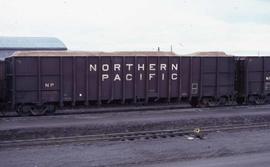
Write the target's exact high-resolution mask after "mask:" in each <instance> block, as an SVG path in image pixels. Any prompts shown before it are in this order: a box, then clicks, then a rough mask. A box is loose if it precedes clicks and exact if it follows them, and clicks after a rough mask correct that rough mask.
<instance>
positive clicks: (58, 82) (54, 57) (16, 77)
mask: <svg viewBox="0 0 270 167" xmlns="http://www.w3.org/2000/svg"><path fill="white" fill-rule="evenodd" d="M6 66H7V83H8V88H7V89H8V90H7V92H8V93H7V97H8V101H9V102H10V104H11V105H12V107H13V108H14V109H15V108H16V109H17V111H18V112H19V113H20V114H22V115H24V114H29V113H32V114H33V115H40V114H44V113H45V112H53V111H54V109H55V106H59V107H63V106H69V105H71V106H77V105H86V106H89V105H97V104H98V105H103V104H108V103H116V102H118V103H119V102H120V103H138V102H144V103H148V102H158V101H167V102H171V101H178V102H181V101H186V102H190V103H191V104H192V105H194V106H196V105H198V104H202V105H218V104H221V105H223V104H226V103H228V102H229V103H230V102H232V101H234V95H235V89H234V78H235V72H234V69H235V59H234V57H232V56H209V57H207V56H196V55H195V56H177V55H175V54H174V53H171V52H112V53H105V52H71V51H25V52H16V53H15V54H13V56H11V57H9V58H7V59H6Z"/></svg>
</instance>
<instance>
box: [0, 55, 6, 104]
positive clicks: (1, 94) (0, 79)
mask: <svg viewBox="0 0 270 167" xmlns="http://www.w3.org/2000/svg"><path fill="white" fill-rule="evenodd" d="M4 99H5V62H4V61H2V60H0V108H2V107H3V104H4Z"/></svg>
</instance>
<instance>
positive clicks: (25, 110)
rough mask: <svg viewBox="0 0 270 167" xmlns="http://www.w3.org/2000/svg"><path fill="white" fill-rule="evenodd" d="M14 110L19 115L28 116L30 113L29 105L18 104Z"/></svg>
mask: <svg viewBox="0 0 270 167" xmlns="http://www.w3.org/2000/svg"><path fill="white" fill-rule="evenodd" d="M16 112H17V113H18V114H19V115H20V116H29V115H31V113H30V112H29V106H28V105H20V106H18V107H17V109H16Z"/></svg>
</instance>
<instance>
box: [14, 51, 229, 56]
mask: <svg viewBox="0 0 270 167" xmlns="http://www.w3.org/2000/svg"><path fill="white" fill-rule="evenodd" d="M36 56H40V57H57V56H61V57H73V56H77V57H79V56H181V57H191V56H192V57H233V55H227V54H225V55H222V54H213V53H212V54H185V55H179V54H176V53H174V52H164V51H160V52H157V51H116V52H102V51H17V52H15V53H14V54H12V55H11V56H10V57H36Z"/></svg>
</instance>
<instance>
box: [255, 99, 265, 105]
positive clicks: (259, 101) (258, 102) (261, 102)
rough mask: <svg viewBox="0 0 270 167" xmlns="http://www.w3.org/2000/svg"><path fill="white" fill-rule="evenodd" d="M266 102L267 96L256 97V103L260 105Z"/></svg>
mask: <svg viewBox="0 0 270 167" xmlns="http://www.w3.org/2000/svg"><path fill="white" fill-rule="evenodd" d="M264 103H265V98H264V97H256V98H255V104H257V105H260V104H264Z"/></svg>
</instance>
